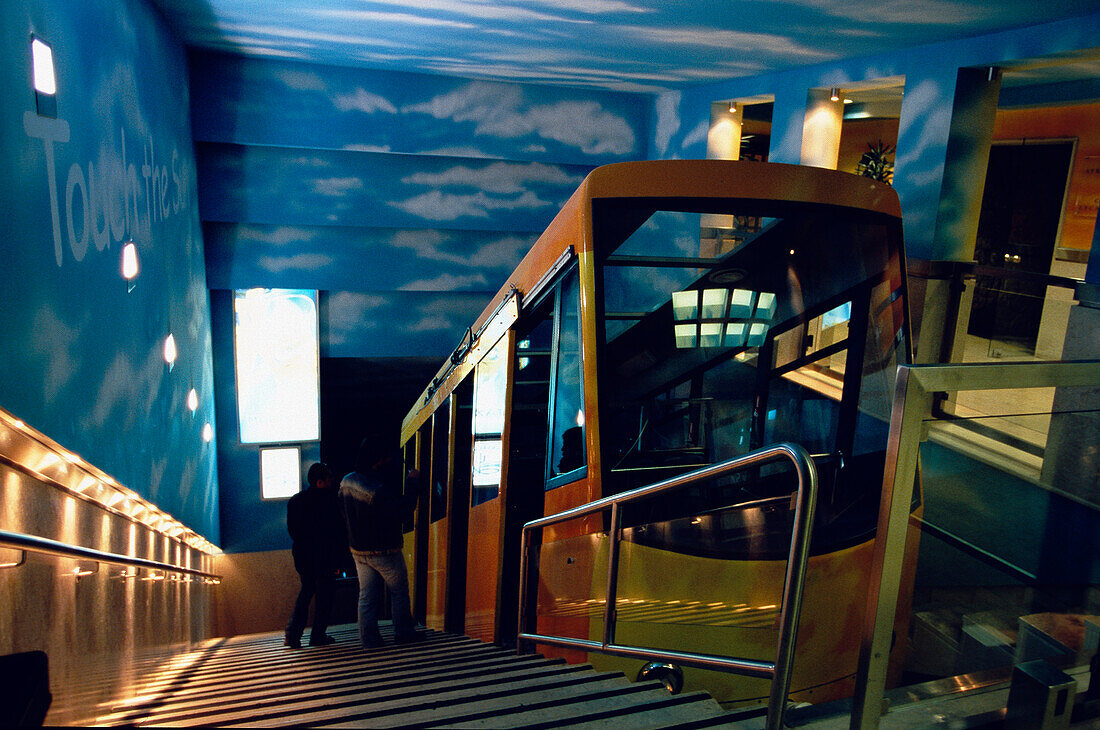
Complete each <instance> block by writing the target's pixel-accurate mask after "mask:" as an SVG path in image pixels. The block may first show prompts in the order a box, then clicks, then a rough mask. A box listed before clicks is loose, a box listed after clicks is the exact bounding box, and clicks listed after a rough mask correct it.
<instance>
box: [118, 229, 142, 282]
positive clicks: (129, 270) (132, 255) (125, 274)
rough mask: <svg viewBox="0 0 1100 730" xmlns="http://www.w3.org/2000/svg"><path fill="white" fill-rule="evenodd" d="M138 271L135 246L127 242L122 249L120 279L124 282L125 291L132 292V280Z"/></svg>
mask: <svg viewBox="0 0 1100 730" xmlns="http://www.w3.org/2000/svg"><path fill="white" fill-rule="evenodd" d="M140 270H141V267H140V265H139V264H138V255H137V246H136V245H134V242H133V241H127V242H126V244H125V245H124V246H123V247H122V278H123V279H125V280H126V291H128V292H131V291H133V290H134V279H136V278H137V275H138V272H139V271H140Z"/></svg>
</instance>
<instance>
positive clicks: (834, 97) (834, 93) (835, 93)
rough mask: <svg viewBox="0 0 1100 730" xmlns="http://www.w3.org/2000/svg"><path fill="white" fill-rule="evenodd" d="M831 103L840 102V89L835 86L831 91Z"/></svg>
mask: <svg viewBox="0 0 1100 730" xmlns="http://www.w3.org/2000/svg"><path fill="white" fill-rule="evenodd" d="M829 101H840V89H838V88H837V87H835V86H834V87H833V88H832V89H831V90H830V91H829Z"/></svg>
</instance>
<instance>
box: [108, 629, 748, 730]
mask: <svg viewBox="0 0 1100 730" xmlns="http://www.w3.org/2000/svg"><path fill="white" fill-rule="evenodd" d="M382 630H383V636H384V637H386V639H387V641H391V640H392V628H391V627H389V626H385V625H384V626H383V627H382ZM329 634H330V635H331V636H333V637H334V638H335V639H336V643H335V644H332V645H330V646H325V647H309V646H303V647H302V648H301V649H290V648H288V647H284V646H283V635H282V633H281V632H276V633H268V634H253V635H248V636H237V637H232V638H228V639H214V640H210V641H208V642H205V643H204V644H203V645H202V646H200V647H199V648H197V649H195V650H193V651H190V652H188V653H186V654H180V655H176V656H174V657H173V658H171V659H169V660H167V661H165V662H164V663H163V664H162V665H160V666H158V667H156V668H154V669H151V670H150V671H149V672H148V673H147V674H146V675H145V676H143V677H142V678H141V680H140V681H139V685H138V687H137V688H136V692H135V695H134V699H133V700H131V701H130V702H128V703H126V704H124V705H119V706H117V707H115V708H114V710H113V711H112V712H110V713H109V714H106V715H103V716H101V717H99V718H97V723H96V724H97V725H108V726H130V727H134V726H137V727H156V726H172V727H204V726H217V727H289V726H295V727H387V728H399V727H400V728H414V727H431V728H443V727H461V728H478V727H484V728H510V727H523V728H554V727H570V728H593V727H630V728H663V727H676V728H704V727H718V726H729V724H731V720H733V719H734V717H735V716H734V715H732V714H729V713H726V712H724V711H723V710H722V708H721V707H719V705H718V703H716V702H715V701H714V700H713V699H711V698H710V697H709V696H708V695H706V694H703V693H694V694H682V695H675V696H673V695H670V694H669V693H668V692H667V691H666V690H665V689H664V687H663V686H661V685H660V684H659V683H656V682H642V683H635V682H630V681H628V680H627V679H626V678H625V677H624V676H623V675H622V674H619V673H608V672H597V671H595V670H593V669H592V668H591V667H590V666H588V665H575V664H565V663H564V662H562V661H561V660H557V659H546V658H543V657H541V656H538V655H527V656H518V655H517V654H516V653H515V652H514V651H512V650H508V649H502V648H500V647H496V646H493V645H489V644H485V643H482V642H479V641H477V640H475V639H471V638H468V637H464V636H455V635H451V634H444V633H440V632H435V631H428V632H427V633H426V635H425V640H424V641H422V642H419V643H416V644H408V645H404V646H400V647H395V646H392V645H387V646H386V647H385V648H381V649H375V650H371V651H364V650H363V649H361V648H360V647H359V643H358V637H357V634H356V630H355V626H354V625H346V626H337V627H333V628H331V629H330V630H329ZM307 637H308V633H307Z"/></svg>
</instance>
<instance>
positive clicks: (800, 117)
mask: <svg viewBox="0 0 1100 730" xmlns="http://www.w3.org/2000/svg"><path fill="white" fill-rule="evenodd" d="M805 120H806V94H805V91H804V90H803V89H802V88H799V87H794V88H792V87H791V86H789V85H783V86H780V87H778V88H776V89H775V100H774V101H773V102H772V131H771V141H770V143H769V145H768V162H786V163H789V164H792V165H797V164H799V163H800V162H801V161H802V127H803V124H804V122H805Z"/></svg>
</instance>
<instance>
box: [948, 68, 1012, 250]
mask: <svg viewBox="0 0 1100 730" xmlns="http://www.w3.org/2000/svg"><path fill="white" fill-rule="evenodd" d="M1000 93H1001V71H1000V69H997V68H978V69H974V68H962V69H959V74H958V80H957V82H956V84H955V99H954V103H953V104H952V107H951V127H950V131H949V133H948V137H947V156H946V159H945V160H944V170H943V186H942V187H941V188H940V201H939V212H938V214H937V216H936V233H935V237H934V238H933V241H932V247H933V249H934V250H935V251H936V252H937V257H936V258H937V259H939V260H941V261H942V260H950V261H972V260H973V259H974V244H975V242H976V240H977V238H978V216H979V215H980V214H981V209H982V192H983V190H984V189H985V173H986V170H987V169H988V168H989V148H990V146H991V145H992V144H993V124H994V122H995V121H996V118H997V97H998V96H999V95H1000Z"/></svg>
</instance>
